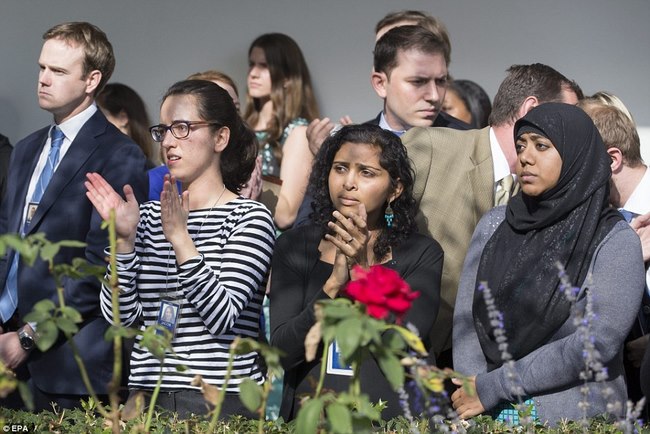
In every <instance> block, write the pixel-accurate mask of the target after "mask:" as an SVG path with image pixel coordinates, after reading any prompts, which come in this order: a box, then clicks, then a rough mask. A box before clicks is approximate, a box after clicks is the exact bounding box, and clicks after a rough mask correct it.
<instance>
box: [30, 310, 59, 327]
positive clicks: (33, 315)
mask: <svg viewBox="0 0 650 434" xmlns="http://www.w3.org/2000/svg"><path fill="white" fill-rule="evenodd" d="M51 317H52V315H51V314H50V312H38V311H35V310H33V311H31V312H30V313H28V314H27V315H25V318H24V320H25V322H35V323H36V324H40V323H41V322H43V321H45V320H46V319H48V318H51Z"/></svg>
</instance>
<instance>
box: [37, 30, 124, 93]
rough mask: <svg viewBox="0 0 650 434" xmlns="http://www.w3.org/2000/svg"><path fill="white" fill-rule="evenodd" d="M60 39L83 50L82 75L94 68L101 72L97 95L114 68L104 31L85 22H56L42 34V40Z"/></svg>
mask: <svg viewBox="0 0 650 434" xmlns="http://www.w3.org/2000/svg"><path fill="white" fill-rule="evenodd" d="M49 39H62V40H63V41H65V42H67V43H68V44H77V45H79V46H81V48H83V50H84V63H83V74H84V75H83V77H84V78H85V77H88V74H90V73H91V72H92V71H94V70H98V71H99V72H101V73H102V78H101V80H100V82H99V85H98V86H97V89H95V93H94V94H95V95H97V94H98V93H99V92H100V91H101V90H102V88H103V87H104V85H105V84H106V83H107V82H108V80H109V79H110V78H111V75H112V74H113V70H114V69H115V56H114V55H113V46H112V45H111V43H110V42H109V41H108V38H107V37H106V33H104V32H103V31H102V30H101V29H100V28H99V27H97V26H95V25H93V24H90V23H87V22H69V23H62V24H57V25H56V26H54V27H52V28H51V29H49V30H48V31H46V32H45V33H44V34H43V40H45V41H47V40H49Z"/></svg>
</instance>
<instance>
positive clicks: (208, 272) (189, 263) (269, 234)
mask: <svg viewBox="0 0 650 434" xmlns="http://www.w3.org/2000/svg"><path fill="white" fill-rule="evenodd" d="M160 120H161V122H162V123H161V124H160V125H155V126H153V127H151V134H152V137H153V139H154V140H156V141H159V142H161V145H162V147H163V149H164V150H165V153H166V157H167V162H168V163H167V164H168V166H169V170H170V173H171V175H168V176H167V179H166V180H165V183H164V187H163V192H162V194H161V198H160V202H158V201H151V202H147V203H145V204H143V205H141V206H140V207H138V204H137V202H136V200H135V198H134V196H133V193H132V190H131V188H130V187H129V186H125V187H124V193H125V195H126V201H124V200H122V198H121V197H120V195H119V194H117V193H116V192H115V191H113V190H111V189H110V187H109V186H108V185H107V184H106V183H105V182H104V181H103V179H102V178H101V177H100V176H99V175H97V174H88V181H87V182H86V187H87V188H88V193H87V195H88V198H89V199H90V200H91V202H92V203H93V205H94V206H95V208H97V210H98V212H99V213H100V215H101V216H102V218H104V219H106V218H108V214H109V211H110V210H111V209H115V211H116V216H117V228H116V229H117V236H118V240H117V252H118V256H117V264H118V265H117V268H118V275H119V285H120V289H121V292H120V316H121V321H122V322H123V323H124V324H125V325H131V324H134V323H136V322H137V321H138V320H139V319H141V321H142V325H141V327H142V328H144V327H148V326H152V325H156V324H158V325H160V326H161V327H164V328H166V329H168V330H169V331H171V332H172V333H173V336H174V337H173V340H172V350H173V352H170V353H168V354H167V355H166V357H165V360H164V362H163V366H162V371H163V375H164V378H163V382H162V388H161V390H162V392H163V393H162V394H161V395H160V397H159V399H158V405H160V406H161V407H163V408H165V409H168V410H173V411H176V412H178V413H179V414H180V415H181V416H182V417H183V416H187V415H188V414H190V413H206V412H207V410H208V406H207V405H206V402H205V400H204V399H203V397H202V395H201V391H200V390H199V389H198V388H197V387H193V386H191V385H190V382H191V381H192V378H193V377H194V376H195V375H201V376H202V377H203V380H204V381H206V382H207V383H210V384H213V385H216V386H220V387H221V386H223V385H224V376H225V372H226V369H227V365H228V352H229V347H230V344H231V343H232V342H233V340H234V339H235V337H237V336H242V337H250V338H254V339H257V338H258V334H259V316H260V308H261V303H262V298H263V295H264V287H265V285H264V283H265V280H266V277H267V273H268V269H269V265H270V261H271V254H272V249H273V244H274V238H275V231H274V228H273V222H272V220H271V216H270V213H269V212H268V210H267V209H266V208H264V207H263V206H262V205H260V204H259V203H257V202H254V201H251V200H249V199H244V198H242V197H240V196H238V194H237V192H238V191H239V189H240V187H241V185H242V184H243V183H244V182H246V180H247V179H248V177H249V175H250V173H251V171H252V169H253V166H254V164H255V158H256V154H257V150H256V144H255V140H254V136H253V133H252V132H251V131H250V130H249V129H248V128H247V127H246V126H245V125H244V124H243V122H242V120H241V119H240V117H239V115H238V113H237V109H236V108H235V105H234V103H233V101H232V98H231V97H230V96H229V95H228V93H227V92H226V91H225V90H223V89H222V88H221V87H219V86H217V85H216V84H214V83H212V82H209V81H203V80H189V81H181V82H178V83H176V84H174V85H173V86H172V87H171V88H170V89H169V90H168V91H167V93H166V94H165V96H164V98H163V102H162V105H161V109H160ZM176 179H179V180H180V181H181V182H182V185H183V192H182V194H181V195H180V197H179V192H178V191H177V190H176V182H175V180H176ZM101 307H102V313H103V314H104V317H105V318H106V319H107V320H108V321H109V322H112V321H113V314H112V310H111V289H110V288H109V287H107V286H103V287H102V293H101ZM168 307H171V311H172V312H175V313H176V315H175V317H174V318H173V320H171V321H170V320H169V318H168V317H164V312H165V311H169V310H170V309H168ZM179 365H184V366H186V367H187V370H186V371H184V372H180V371H178V370H177V369H176V368H177V367H178V366H179ZM160 369H161V366H160V362H159V361H158V359H156V357H155V356H154V355H153V354H151V353H149V352H148V351H147V350H146V349H145V348H144V347H143V346H141V345H140V338H138V339H137V340H136V343H135V347H134V349H133V353H132V355H131V375H130V378H129V389H130V390H131V392H135V391H144V392H151V391H152V390H153V389H154V387H155V385H156V381H157V379H158V374H159V372H160ZM233 369H234V370H233V372H234V373H235V375H233V376H232V377H231V379H230V382H229V383H228V385H227V391H228V393H227V395H226V398H225V402H224V407H223V410H222V413H221V414H222V416H224V417H225V416H227V415H229V414H247V413H246V411H245V409H244V408H243V407H242V405H241V403H240V401H239V397H238V392H239V384H240V383H241V381H242V380H243V379H244V378H252V379H253V380H254V381H256V382H258V383H262V382H263V381H264V373H263V371H262V368H261V367H260V366H259V365H258V363H257V357H256V355H255V354H252V353H251V354H243V355H239V356H237V357H236V358H235V360H234V364H233Z"/></svg>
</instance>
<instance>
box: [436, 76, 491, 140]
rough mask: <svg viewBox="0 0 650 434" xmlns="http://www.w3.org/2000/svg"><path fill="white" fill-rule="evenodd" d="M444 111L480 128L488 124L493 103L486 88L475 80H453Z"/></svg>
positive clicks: (448, 89) (446, 97) (443, 107)
mask: <svg viewBox="0 0 650 434" xmlns="http://www.w3.org/2000/svg"><path fill="white" fill-rule="evenodd" d="M442 111H443V112H445V113H448V114H450V115H452V116H453V117H455V118H456V119H460V120H461V121H463V122H465V123H467V124H469V125H471V126H472V128H477V129H480V128H485V127H487V126H488V119H489V118H490V113H492V103H491V102H490V97H489V96H488V94H487V93H486V92H485V90H483V88H482V87H481V86H479V85H478V84H476V83H474V82H473V81H471V80H453V81H452V82H451V83H449V87H448V88H447V93H446V94H445V101H444V102H443V104H442Z"/></svg>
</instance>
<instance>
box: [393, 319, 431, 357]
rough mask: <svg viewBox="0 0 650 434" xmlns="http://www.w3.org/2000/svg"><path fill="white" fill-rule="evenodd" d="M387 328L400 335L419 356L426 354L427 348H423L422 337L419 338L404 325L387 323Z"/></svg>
mask: <svg viewBox="0 0 650 434" xmlns="http://www.w3.org/2000/svg"><path fill="white" fill-rule="evenodd" d="M387 328H388V329H391V330H395V331H397V332H398V333H399V334H400V335H401V336H402V338H403V339H404V341H405V342H406V343H407V344H408V346H409V347H411V348H413V349H414V350H415V351H417V352H418V353H419V354H420V355H421V356H426V355H427V350H426V349H425V348H424V344H423V343H422V339H420V337H419V336H418V335H416V334H415V333H413V332H412V331H410V330H408V329H406V328H404V327H400V326H397V325H389V326H388V327H387Z"/></svg>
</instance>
